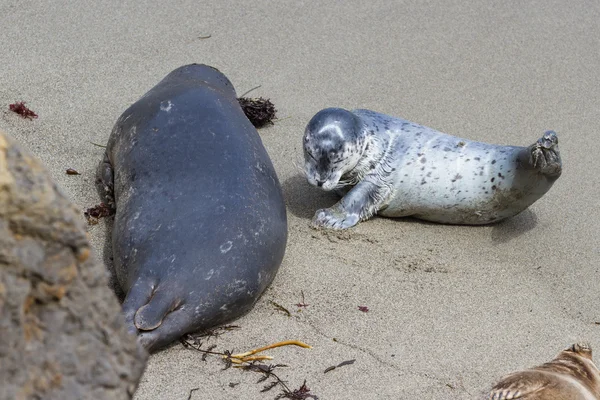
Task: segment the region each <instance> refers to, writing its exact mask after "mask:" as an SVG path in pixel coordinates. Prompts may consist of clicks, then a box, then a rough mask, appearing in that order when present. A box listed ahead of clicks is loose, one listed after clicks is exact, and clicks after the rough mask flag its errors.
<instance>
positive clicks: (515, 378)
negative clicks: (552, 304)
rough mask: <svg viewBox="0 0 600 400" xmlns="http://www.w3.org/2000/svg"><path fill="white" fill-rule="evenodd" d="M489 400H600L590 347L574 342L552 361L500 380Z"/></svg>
mask: <svg viewBox="0 0 600 400" xmlns="http://www.w3.org/2000/svg"><path fill="white" fill-rule="evenodd" d="M488 399H489V400H509V399H519V400H600V370H598V367H596V365H595V364H594V362H593V361H592V348H591V347H590V346H589V345H588V344H583V343H577V344H574V345H572V346H571V347H569V348H568V349H565V350H563V351H561V352H560V353H559V354H558V355H557V356H556V357H555V358H554V360H552V361H550V362H548V363H545V364H542V365H540V366H537V367H534V368H531V369H528V370H524V371H519V372H514V373H512V374H509V375H507V376H505V377H503V378H502V379H501V380H500V382H498V383H497V384H496V385H495V386H494V387H493V389H492V391H491V393H490V395H489V397H488Z"/></svg>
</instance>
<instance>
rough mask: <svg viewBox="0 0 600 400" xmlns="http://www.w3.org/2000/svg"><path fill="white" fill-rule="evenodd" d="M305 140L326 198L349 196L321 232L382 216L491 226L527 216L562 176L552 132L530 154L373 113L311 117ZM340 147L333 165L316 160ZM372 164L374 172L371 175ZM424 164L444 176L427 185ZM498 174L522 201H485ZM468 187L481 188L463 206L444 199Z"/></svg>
mask: <svg viewBox="0 0 600 400" xmlns="http://www.w3.org/2000/svg"><path fill="white" fill-rule="evenodd" d="M373 126H375V127H376V128H375V134H373V132H372V128H371V127H373ZM377 126H380V127H381V128H382V129H379V130H377ZM409 126H410V128H409ZM304 137H305V138H306V137H307V138H309V140H308V141H306V140H304V141H303V144H304V148H303V151H304V153H305V168H304V172H305V175H306V178H307V180H308V181H309V183H310V184H312V185H314V186H317V187H322V188H323V189H324V190H328V191H329V190H335V191H336V192H338V193H339V192H340V191H341V190H342V189H343V191H344V195H343V197H342V198H341V199H340V200H339V201H338V202H337V203H336V204H334V205H333V206H331V207H329V208H324V209H321V210H317V211H316V213H315V215H314V218H313V221H312V223H313V225H314V226H316V227H322V228H330V229H347V228H350V227H352V226H354V225H356V224H357V223H358V222H360V221H364V220H367V219H369V218H371V217H372V216H374V215H378V214H379V215H382V216H386V217H406V216H412V217H415V218H419V219H423V220H427V221H432V222H440V223H448V224H468V225H481V224H488V223H492V222H496V221H500V220H502V219H505V218H510V217H512V216H514V215H516V214H518V213H520V212H521V211H523V210H525V209H526V208H527V207H529V206H530V205H531V204H533V203H534V202H535V201H537V200H538V199H539V198H540V197H542V196H543V195H544V194H545V193H546V192H547V191H548V190H550V188H551V187H552V185H553V184H554V182H555V181H556V180H557V179H558V178H559V177H560V175H561V172H562V162H561V159H560V153H559V149H558V139H557V137H556V133H554V132H553V133H548V132H546V133H544V136H543V137H542V138H540V139H538V140H537V142H535V143H533V144H532V145H530V146H527V147H520V146H501V145H495V144H488V143H482V142H474V141H471V140H468V139H463V138H457V137H454V136H450V135H447V134H444V133H442V132H439V131H436V130H434V129H432V128H428V127H425V126H422V125H418V124H414V123H410V122H409V121H406V120H403V119H401V118H395V117H391V116H388V115H383V114H379V113H376V112H373V111H371V110H363V109H358V110H352V111H348V110H344V109H341V108H326V109H324V110H321V111H319V112H318V113H317V114H315V116H314V117H313V118H311V120H310V121H309V123H308V124H307V127H306V129H305V133H304ZM338 142H341V143H343V145H344V146H345V147H344V148H345V149H346V150H345V151H343V152H337V153H336V154H335V157H332V156H330V157H329V158H327V159H325V158H324V157H320V156H317V155H316V154H318V153H319V152H320V151H321V150H322V149H329V148H331V147H332V146H333V145H334V144H335V143H338ZM366 144H368V151H367V150H365V149H366ZM425 144H434V146H432V147H427V148H426V149H427V151H426V153H427V157H425V156H424V155H425V151H424V149H425V147H424V146H425ZM417 159H418V160H419V162H417ZM482 159H483V160H490V161H484V162H481V160H482ZM465 160H475V161H477V162H473V163H471V162H468V161H465ZM516 160H518V161H516ZM373 163H376V165H377V167H376V168H371V166H372V165H373ZM424 164H426V165H427V166H431V169H434V168H437V167H439V169H440V170H442V171H445V172H444V173H443V174H442V175H440V176H436V177H435V178H434V179H432V180H426V179H425V177H430V174H428V173H424V172H423V171H424V170H425V166H424ZM325 166H328V168H327V169H325ZM395 168H397V169H399V168H401V169H402V171H403V173H402V175H403V176H413V177H415V178H416V179H413V180H411V181H408V180H405V179H400V176H401V175H400V174H397V173H393V171H394V169H395ZM428 169H429V168H428ZM504 171H512V172H504ZM496 175H498V177H500V178H502V179H503V190H513V191H514V192H516V193H519V196H515V195H511V196H505V197H499V196H496V195H494V196H488V195H486V191H487V192H489V188H490V187H491V185H490V181H491V178H492V177H496ZM342 176H343V177H344V178H343V179H341V177H342ZM457 176H460V177H463V176H469V177H472V179H470V180H469V179H460V178H457ZM418 178H421V179H418ZM324 181H326V182H327V185H325V184H322V182H324ZM404 182H406V183H404ZM408 182H410V184H408ZM401 183H403V184H402V185H401ZM425 184H427V186H425ZM473 185H474V186H473ZM467 187H479V188H481V189H479V190H478V191H477V194H476V195H475V194H474V195H473V196H471V197H469V198H465V199H464V200H461V202H460V203H459V206H457V207H454V206H453V203H448V202H447V201H446V200H445V199H447V198H448V197H447V196H448V195H449V193H454V191H457V190H463V191H464V192H465V193H466V192H468V190H467V189H466V188H467ZM495 192H498V190H495ZM449 197H450V199H453V198H454V195H451V196H449ZM407 199H410V200H407Z"/></svg>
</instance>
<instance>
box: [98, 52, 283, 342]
mask: <svg viewBox="0 0 600 400" xmlns="http://www.w3.org/2000/svg"><path fill="white" fill-rule="evenodd" d="M98 178H99V180H98V181H99V182H98V183H99V186H100V189H101V192H103V194H104V196H105V199H106V201H107V202H108V203H109V204H110V205H111V206H114V207H115V209H116V215H115V220H114V228H113V232H112V247H113V257H114V267H115V274H116V277H117V280H118V282H119V284H120V286H121V287H122V288H123V290H124V292H125V293H126V294H127V295H126V298H125V301H124V303H123V312H124V314H125V319H126V321H127V323H128V326H129V328H130V331H132V332H135V333H137V334H138V337H139V340H140V342H141V343H142V344H144V346H145V347H146V348H148V349H149V350H150V351H154V350H157V349H159V348H161V347H164V346H166V345H168V344H169V343H171V342H173V341H174V340H177V339H178V338H180V337H181V336H182V335H184V334H186V333H189V332H193V331H197V330H203V329H208V328H210V327H213V326H215V325H217V324H221V323H224V322H226V321H229V320H232V319H234V318H237V317H239V316H241V315H242V314H244V313H246V312H247V311H249V310H250V309H251V308H252V307H253V305H254V304H255V302H256V301H257V299H258V298H259V296H260V295H261V293H263V291H264V290H265V288H266V287H267V286H268V285H269V284H270V282H271V281H272V280H273V278H274V277H275V275H276V273H277V271H278V269H279V266H280V264H281V261H282V259H283V256H284V252H285V247H286V242H287V216H286V209H285V203H284V200H283V194H282V190H281V186H280V184H279V180H278V178H277V175H276V173H275V170H274V168H273V165H272V163H271V160H270V158H269V156H268V154H267V152H266V150H265V148H264V146H263V144H262V142H261V139H260V137H259V136H258V133H257V131H256V129H255V128H254V127H253V126H252V124H251V123H250V121H249V120H248V119H247V118H246V116H245V115H244V112H243V111H242V109H241V108H240V106H239V103H238V100H237V98H236V93H235V90H234V88H233V85H232V84H231V82H230V81H229V79H227V78H226V77H225V75H223V74H222V73H221V72H219V71H218V70H217V69H215V68H212V67H209V66H206V65H198V64H192V65H186V66H183V67H180V68H177V69H175V70H174V71H172V72H171V73H170V74H168V75H167V76H166V77H165V78H164V79H163V80H162V81H161V82H160V83H158V84H157V85H156V86H155V87H154V88H152V89H151V90H150V91H149V92H147V93H146V94H145V95H144V96H143V97H142V98H140V99H139V100H138V101H137V102H136V103H134V104H133V105H132V106H130V107H129V108H128V109H127V110H126V111H125V112H124V113H123V114H122V115H121V116H120V118H119V119H118V120H117V122H116V124H115V126H114V128H113V131H112V133H111V135H110V138H109V140H108V145H107V149H106V154H105V156H104V160H103V161H102V162H101V163H100V165H99V168H98Z"/></svg>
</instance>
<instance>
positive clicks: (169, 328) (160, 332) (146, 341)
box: [138, 306, 192, 352]
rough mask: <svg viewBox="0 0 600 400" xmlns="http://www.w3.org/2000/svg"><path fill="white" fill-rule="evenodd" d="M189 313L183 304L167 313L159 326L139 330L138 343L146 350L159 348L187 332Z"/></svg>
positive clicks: (189, 319)
mask: <svg viewBox="0 0 600 400" xmlns="http://www.w3.org/2000/svg"><path fill="white" fill-rule="evenodd" d="M191 320H192V319H191V318H190V314H189V313H188V312H187V310H186V309H185V306H183V307H180V308H178V309H177V310H175V311H173V312H170V313H169V314H167V316H166V317H165V319H164V320H163V321H162V323H161V324H160V326H159V327H158V328H156V329H154V330H152V331H145V332H141V333H140V334H139V336H138V341H139V343H140V344H141V345H142V346H144V347H145V348H146V349H147V350H148V351H150V352H153V351H154V350H156V349H160V348H162V347H164V346H166V345H168V344H169V343H171V342H174V341H175V340H178V339H179V338H181V336H182V335H183V334H185V333H187V332H189V326H190V321H191Z"/></svg>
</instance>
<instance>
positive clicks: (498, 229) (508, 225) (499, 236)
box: [492, 209, 538, 244]
mask: <svg viewBox="0 0 600 400" xmlns="http://www.w3.org/2000/svg"><path fill="white" fill-rule="evenodd" d="M537 223H538V218H537V215H535V213H534V212H533V211H531V210H530V209H526V210H525V211H523V212H521V213H520V214H518V215H515V216H514V217H512V218H508V219H505V220H504V221H500V222H498V223H497V224H495V225H494V227H493V228H492V242H493V243H494V244H501V243H507V242H510V241H511V240H513V239H515V238H518V237H519V236H521V235H523V234H524V233H527V232H529V231H530V230H532V229H533V228H535V227H536V225H537Z"/></svg>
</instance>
